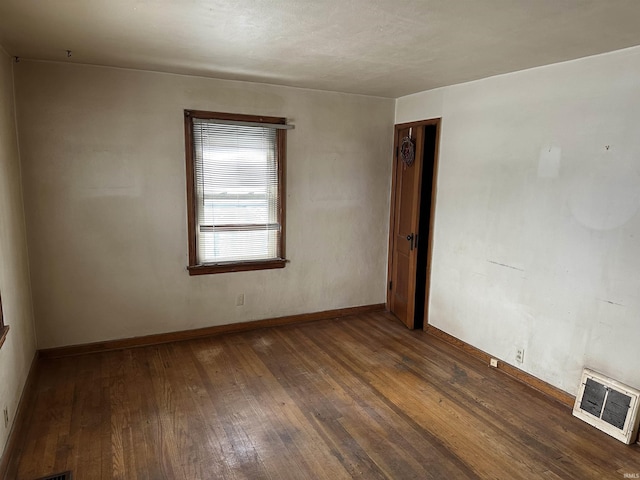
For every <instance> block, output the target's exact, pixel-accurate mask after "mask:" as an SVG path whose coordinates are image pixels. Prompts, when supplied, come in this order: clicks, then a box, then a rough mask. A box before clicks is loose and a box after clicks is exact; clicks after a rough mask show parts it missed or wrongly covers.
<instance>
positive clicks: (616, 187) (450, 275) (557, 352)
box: [396, 47, 640, 393]
mask: <svg viewBox="0 0 640 480" xmlns="http://www.w3.org/2000/svg"><path fill="white" fill-rule="evenodd" d="M638 72H640V47H635V48H631V49H626V50H621V51H618V52H612V53H609V54H605V55H599V56H596V57H591V58H585V59H581V60H576V61H572V62H565V63H561V64H557V65H549V66H546V67H541V68H536V69H532V70H527V71H523V72H516V73H512V74H508V75H501V76H498V77H494V78H488V79H485V80H480V81H477V82H471V83H466V84H462V85H456V86H452V87H445V88H441V89H437V90H432V91H429V92H423V93H419V94H415V95H410V96H407V97H403V98H400V99H398V101H397V109H396V121H397V122H407V121H412V120H417V119H422V118H432V117H440V116H441V117H442V136H441V143H440V169H439V177H438V199H437V207H436V221H435V239H434V250H433V252H434V253H433V256H434V258H433V269H432V278H431V286H432V290H431V301H430V310H429V312H430V314H431V318H430V320H431V323H433V324H434V325H435V326H436V327H439V328H441V329H443V330H445V331H447V332H448V333H451V334H452V335H455V336H457V337H459V338H461V339H463V340H465V341H466V342H469V343H471V344H473V345H475V346H477V347H479V348H481V349H482V350H484V351H486V352H489V353H491V354H492V355H494V356H496V357H498V358H500V359H503V360H505V361H506V362H508V363H511V364H514V365H516V366H518V367H520V368H522V369H524V370H526V371H527V372H529V373H532V374H533V375H535V376H537V377H539V378H542V379H543V380H546V381H547V382H550V383H552V384H553V385H556V386H558V387H560V388H562V389H564V390H566V391H568V392H570V393H576V391H577V387H578V384H579V381H580V372H581V370H582V368H583V367H591V368H593V369H595V370H599V371H601V372H603V373H605V374H607V375H609V376H611V377H613V378H617V379H619V380H621V381H623V382H625V383H628V384H630V385H632V386H635V387H640V368H638V352H639V350H638V348H639V347H638V345H640V328H639V326H638V321H639V318H640V295H639V292H640V274H639V273H640V241H639V240H640V214H639V211H640V135H639V132H640V115H639V113H640V88H638V78H639V77H638ZM518 348H524V350H525V355H524V363H522V364H519V363H517V362H516V350H517V349H518Z"/></svg>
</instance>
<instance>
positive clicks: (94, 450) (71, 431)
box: [9, 313, 640, 480]
mask: <svg viewBox="0 0 640 480" xmlns="http://www.w3.org/2000/svg"><path fill="white" fill-rule="evenodd" d="M35 391H36V393H37V396H36V398H35V399H34V404H33V406H32V407H33V408H32V409H31V410H30V412H31V414H30V418H28V421H27V424H25V425H24V426H23V428H22V430H21V433H20V437H19V440H18V442H19V443H18V445H19V449H18V451H17V455H16V456H15V458H13V459H12V460H11V463H10V470H9V478H12V479H13V478H18V479H25V480H32V479H35V478H37V477H40V476H43V475H46V474H51V473H56V472H61V471H65V470H72V471H73V474H74V479H75V480H91V479H111V478H118V479H127V480H132V479H150V480H156V479H172V480H173V479H186V480H194V479H218V478H230V479H241V478H242V479H261V478H268V479H280V478H283V479H295V480H299V479H305V478H308V479H325V478H326V479H340V478H361V479H366V480H372V479H381V478H394V479H403V480H404V479H414V478H415V479H467V478H492V479H519V478H522V479H535V478H544V479H570V478H571V479H572V478H576V479H581V480H584V479H605V478H612V479H614V478H615V479H621V478H624V474H625V473H628V474H635V473H640V447H638V446H637V445H634V446H625V445H623V444H622V443H620V442H618V441H616V440H614V439H612V438H610V437H608V436H606V435H604V434H603V433H601V432H599V431H597V430H595V429H593V428H592V427H589V426H588V425H586V424H584V423H582V422H581V421H579V420H577V419H575V418H573V417H572V416H571V412H570V410H569V409H567V408H566V407H565V406H563V405H561V404H559V403H556V402H555V401H553V400H550V399H548V398H547V397H545V396H544V395H542V394H540V393H538V392H536V391H534V390H531V389H530V388H528V387H526V386H525V385H522V384H520V383H518V382H517V381H515V380H512V379H511V378H510V377H507V376H506V375H504V374H502V373H500V372H498V371H496V370H494V369H491V368H489V367H487V366H485V365H483V364H482V363H480V362H479V361H477V360H476V359H474V358H471V357H469V356H467V354H465V353H464V352H462V351H459V350H456V349H454V348H452V347H450V346H449V345H447V344H445V343H443V342H441V341H440V340H437V339H435V338H432V337H430V336H428V335H426V334H425V333H423V332H417V331H414V332H412V331H409V330H407V329H405V328H404V327H403V326H402V325H400V324H399V323H398V322H396V321H395V320H393V319H392V318H391V317H390V316H389V315H388V314H385V313H378V314H369V315H362V316H358V317H346V318H344V319H340V320H330V321H319V322H314V323H308V324H302V325H297V326H286V327H275V328H271V329H262V330H256V331H253V332H248V333H241V334H230V335H225V336H219V337H213V338H209V339H204V340H195V341H188V342H179V343H173V344H166V345H160V346H154V347H145V348H138V349H130V350H124V351H117V352H109V353H100V354H92V355H84V356H79V357H71V358H62V359H53V360H47V361H46V363H43V364H41V365H40V369H39V374H38V378H37V386H36V388H35ZM20 445H21V447H20Z"/></svg>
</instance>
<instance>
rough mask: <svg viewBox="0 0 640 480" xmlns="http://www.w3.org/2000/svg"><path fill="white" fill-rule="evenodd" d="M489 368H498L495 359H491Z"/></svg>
mask: <svg viewBox="0 0 640 480" xmlns="http://www.w3.org/2000/svg"><path fill="white" fill-rule="evenodd" d="M489 366H491V367H494V368H498V359H497V358H492V359H491V360H490V361H489Z"/></svg>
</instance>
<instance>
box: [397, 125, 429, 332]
mask: <svg viewBox="0 0 640 480" xmlns="http://www.w3.org/2000/svg"><path fill="white" fill-rule="evenodd" d="M423 133H424V128H423V127H422V126H417V127H402V126H397V127H396V131H395V146H396V148H395V159H394V175H393V186H392V192H393V198H392V201H393V203H392V210H391V228H392V232H391V242H390V247H391V251H390V263H391V265H390V272H389V273H390V284H389V290H390V295H389V310H390V311H391V313H393V314H394V315H395V316H396V317H398V318H399V319H400V320H402V321H403V322H404V323H405V325H407V327H408V328H411V329H412V328H414V318H415V293H416V264H417V249H416V246H417V240H418V238H417V235H418V220H419V215H420V182H421V178H422V154H423V152H422V149H423V143H424V142H423ZM409 135H410V138H411V139H412V140H413V142H414V145H415V154H414V160H413V163H412V164H410V165H408V164H407V163H406V162H405V161H403V159H402V156H401V154H400V150H401V147H402V144H403V139H404V138H406V137H408V136H409Z"/></svg>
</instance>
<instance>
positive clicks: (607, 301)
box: [598, 298, 624, 307]
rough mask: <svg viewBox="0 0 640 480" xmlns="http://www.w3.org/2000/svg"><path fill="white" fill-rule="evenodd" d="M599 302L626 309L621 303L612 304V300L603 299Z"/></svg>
mask: <svg viewBox="0 0 640 480" xmlns="http://www.w3.org/2000/svg"><path fill="white" fill-rule="evenodd" d="M598 300H600V301H601V302H604V303H609V304H611V305H616V306H618V307H624V305H623V304H621V303H616V302H612V301H611V300H602V299H601V298H598Z"/></svg>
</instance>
